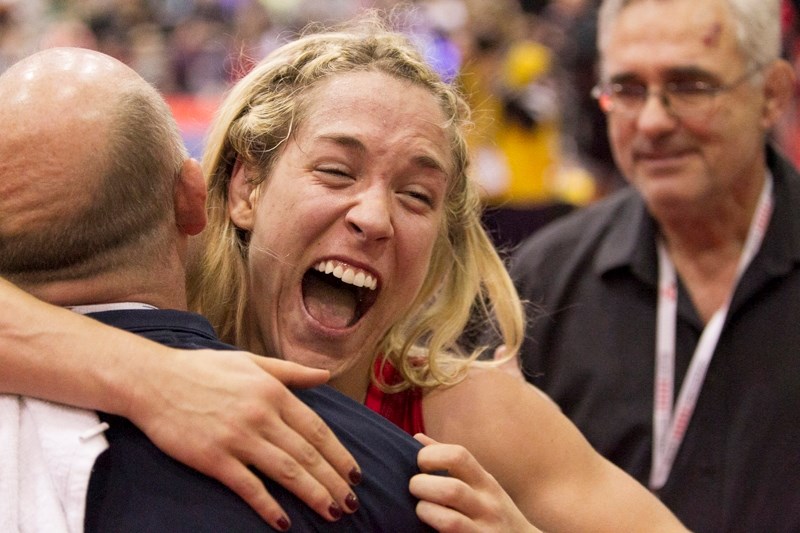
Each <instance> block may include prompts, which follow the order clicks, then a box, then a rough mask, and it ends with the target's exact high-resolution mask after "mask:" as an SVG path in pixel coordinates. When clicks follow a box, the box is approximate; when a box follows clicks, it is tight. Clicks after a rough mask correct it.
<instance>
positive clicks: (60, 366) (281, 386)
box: [0, 278, 358, 525]
mask: <svg viewBox="0 0 800 533" xmlns="http://www.w3.org/2000/svg"><path fill="white" fill-rule="evenodd" d="M327 377H328V374H327V372H325V371H320V370H314V369H308V368H305V367H302V366H300V365H295V364H292V363H289V362H286V361H280V360H277V359H270V358H265V357H257V356H255V355H252V354H247V353H244V352H233V351H213V350H200V351H195V350H177V349H173V348H168V347H165V346H162V345H160V344H157V343H155V342H152V341H149V340H147V339H144V338H142V337H139V336H136V335H133V334H131V333H128V332H125V331H122V330H119V329H116V328H112V327H109V326H105V325H103V324H101V323H99V322H97V321H95V320H92V319H90V318H87V317H84V316H81V315H79V314H76V313H73V312H71V311H68V310H65V309H61V308H59V307H55V306H51V305H49V304H46V303H44V302H42V301H40V300H38V299H36V298H34V297H33V296H31V295H29V294H27V293H25V292H24V291H21V290H20V289H18V288H17V287H15V286H14V285H12V284H11V283H9V282H7V281H6V280H4V279H2V278H0V391H2V392H4V393H9V394H20V395H26V396H34V397H38V398H43V399H47V400H51V401H56V402H60V403H65V404H68V405H74V406H77V407H83V408H87V409H98V410H102V411H105V412H108V413H112V414H117V415H121V416H124V417H127V418H129V419H130V420H131V421H133V422H134V423H135V424H136V425H138V426H139V427H140V428H141V429H142V431H144V432H145V433H146V434H147V436H148V437H149V438H150V439H151V440H152V441H153V442H154V443H155V444H156V445H157V446H159V447H160V448H161V449H162V450H164V451H165V453H167V454H169V455H171V456H173V457H174V458H175V459H177V460H179V461H181V462H184V463H186V464H188V465H189V466H192V467H193V468H195V469H197V470H199V471H201V472H203V473H205V474H207V475H209V476H211V477H214V478H216V479H218V480H219V481H221V482H222V483H224V484H225V485H227V486H228V487H230V488H231V490H233V491H234V492H236V493H237V494H239V496H241V497H242V498H243V499H244V500H245V501H247V502H248V504H249V505H251V506H252V507H253V508H254V509H255V510H256V511H257V512H258V513H259V514H260V515H261V516H262V517H264V519H265V520H267V521H268V522H269V523H271V524H273V525H277V520H278V519H279V518H280V517H281V516H283V514H282V511H281V508H280V507H279V506H278V504H277V503H276V502H275V501H274V500H273V499H272V497H271V496H269V494H268V493H267V491H266V489H265V488H264V486H263V484H262V483H261V482H260V481H259V480H258V478H257V477H256V476H255V475H253V473H252V472H251V471H250V470H249V469H248V466H249V465H252V466H254V467H255V468H257V469H258V470H260V471H261V472H263V473H264V474H265V475H267V476H268V477H270V478H272V479H274V480H275V481H277V482H278V483H280V484H281V485H283V486H285V487H286V488H287V489H289V490H290V491H292V492H293V493H295V494H296V495H297V496H298V497H300V498H301V499H302V500H303V501H305V502H306V503H307V504H309V505H310V506H311V507H312V508H314V509H315V510H316V511H317V512H318V513H319V514H321V515H322V516H325V517H328V518H332V517H331V515H330V510H329V507H330V503H331V499H334V500H335V501H337V502H338V503H339V505H340V507H341V508H342V509H343V510H347V509H348V507H347V505H346V504H345V502H344V498H345V497H346V496H347V494H349V493H350V492H351V489H350V487H349V480H350V476H351V475H352V474H353V473H357V472H358V466H357V464H356V462H355V460H354V459H353V457H352V456H351V455H350V453H349V452H348V451H347V450H346V449H345V448H344V447H343V446H342V445H341V443H339V441H338V439H336V437H335V436H334V435H333V433H332V432H331V431H330V429H329V428H328V427H327V425H325V423H324V422H323V421H322V419H320V418H319V416H317V415H316V413H314V412H313V411H312V410H311V409H309V408H308V407H307V406H306V405H305V404H303V403H302V402H300V401H299V400H298V399H297V398H296V397H295V396H294V395H293V394H291V392H290V391H289V390H288V389H287V388H286V386H294V387H308V386H313V385H317V384H320V383H322V382H324V381H325V380H326V379H327ZM201 428H202V429H201ZM187 436H191V438H187Z"/></svg>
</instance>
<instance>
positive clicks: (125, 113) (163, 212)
mask: <svg viewBox="0 0 800 533" xmlns="http://www.w3.org/2000/svg"><path fill="white" fill-rule="evenodd" d="M0 124H2V127H3V129H4V135H3V136H2V137H0V213H3V216H2V217H0V273H2V274H3V275H4V276H7V277H9V278H11V279H12V280H16V281H33V280H51V279H62V278H65V279H69V278H78V277H84V276H87V275H91V274H93V273H95V272H97V271H99V270H103V269H108V268H114V267H115V266H117V265H119V264H121V263H122V262H126V261H135V260H137V258H139V260H142V259H141V258H142V257H143V255H142V252H143V249H142V246H144V245H146V246H149V247H152V246H154V245H155V244H157V243H158V242H160V241H159V239H158V238H157V237H158V234H159V231H160V229H161V228H164V227H167V223H168V222H171V217H172V216H173V209H172V201H173V188H174V184H175V179H176V177H177V176H178V174H179V172H180V169H181V165H182V163H183V162H184V160H185V159H186V157H187V156H186V151H185V148H184V147H183V144H182V141H181V138H180V135H179V133H178V130H177V127H176V125H175V122H174V119H173V118H172V115H171V114H170V112H169V109H168V107H167V106H166V104H165V103H164V101H163V99H162V98H161V97H160V95H159V94H158V93H157V92H156V91H155V89H153V88H152V87H151V86H150V85H149V84H148V83H147V82H145V81H144V80H143V79H142V78H141V77H139V75H138V74H136V73H135V72H134V71H133V70H131V69H130V68H129V67H127V66H126V65H124V64H122V63H121V62H119V61H117V60H115V59H113V58H111V57H109V56H106V55H104V54H100V53H98V52H94V51H90V50H84V49H75V48H56V49H48V50H45V51H43V52H39V53H37V54H35V55H32V56H30V57H28V58H26V59H23V60H22V61H20V62H19V63H17V64H16V65H14V66H12V67H11V68H10V69H8V70H7V71H6V72H4V73H3V74H2V75H1V76H0ZM162 233H163V232H162ZM161 240H162V241H163V239H161ZM133 245H135V246H133ZM131 249H135V250H134V251H133V252H131V251H130V250H131ZM126 250H127V252H126Z"/></svg>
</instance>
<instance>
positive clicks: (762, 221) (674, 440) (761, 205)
mask: <svg viewBox="0 0 800 533" xmlns="http://www.w3.org/2000/svg"><path fill="white" fill-rule="evenodd" d="M772 206H773V201H772V176H771V175H770V174H769V173H768V174H767V179H765V180H764V187H763V188H762V190H761V196H760V197H759V200H758V205H757V207H756V211H755V214H754V216H753V220H752V221H751V222H750V229H749V230H748V233H747V240H745V243H744V248H743V249H742V255H741V257H740V258H739V264H738V266H737V269H736V278H735V280H734V283H733V287H732V288H731V291H730V293H729V294H728V297H727V299H726V301H725V303H724V304H723V305H722V307H720V308H719V309H717V311H716V312H715V313H714V315H713V316H712V317H711V320H709V321H708V324H707V325H706V327H705V328H704V329H703V333H702V335H700V340H699V341H698V343H697V348H695V351H694V354H693V355H692V360H691V362H690V363H689V368H688V369H687V370H686V377H685V378H684V380H683V385H682V386H681V390H680V391H679V393H678V398H677V400H676V401H675V406H674V409H673V405H672V395H673V387H674V384H675V326H676V323H677V315H678V284H677V275H676V273H675V265H674V264H673V263H672V260H671V259H670V257H669V254H668V253H667V250H666V248H665V247H664V243H663V242H662V241H661V239H659V241H658V245H657V247H658V272H659V275H658V307H657V309H656V368H655V387H654V391H653V462H652V466H651V470H650V483H649V486H650V488H651V489H652V490H658V489H660V488H661V487H663V486H664V484H665V483H666V482H667V478H668V477H669V473H670V470H672V464H673V462H674V461H675V456H676V455H677V453H678V448H680V445H681V442H683V437H684V435H685V434H686V429H687V427H688V426H689V421H690V420H691V418H692V414H693V413H694V408H695V404H696V403H697V397H698V396H699V395H700V389H701V388H702V387H703V381H704V380H705V376H706V371H707V370H708V365H709V364H710V363H711V358H712V356H713V355H714V351H715V350H716V348H717V343H718V342H719V337H720V334H721V333H722V327H723V326H724V324H725V319H726V318H727V315H728V309H729V308H730V304H731V298H732V297H733V293H734V292H735V290H736V286H737V285H738V284H739V280H740V279H741V277H742V274H744V271H745V270H746V269H747V266H748V265H749V264H750V262H751V261H752V260H753V257H755V255H756V253H757V252H758V249H759V248H760V247H761V242H762V241H763V240H764V234H765V233H766V230H767V225H768V224H769V220H770V217H771V216H772Z"/></svg>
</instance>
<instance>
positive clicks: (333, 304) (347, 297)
mask: <svg viewBox="0 0 800 533" xmlns="http://www.w3.org/2000/svg"><path fill="white" fill-rule="evenodd" d="M377 287H378V281H377V279H376V278H375V276H373V275H372V274H371V273H369V272H367V271H364V270H362V269H359V268H356V267H353V266H350V265H347V264H345V263H341V262H338V261H332V260H327V261H320V262H319V263H317V264H316V265H314V267H313V268H310V269H308V271H307V272H306V273H305V275H304V276H303V286H302V292H303V304H304V305H305V308H306V311H308V314H309V315H311V316H312V317H313V318H314V319H315V320H316V321H317V322H319V323H320V324H322V325H323V326H325V327H327V328H331V329H346V328H349V327H352V326H354V325H355V324H357V323H358V321H359V320H360V319H361V318H362V317H363V316H364V315H365V314H366V313H367V311H369V309H370V307H372V305H373V304H374V303H375V301H376V299H377V297H378V290H377Z"/></svg>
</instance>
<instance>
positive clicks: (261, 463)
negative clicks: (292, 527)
mask: <svg viewBox="0 0 800 533" xmlns="http://www.w3.org/2000/svg"><path fill="white" fill-rule="evenodd" d="M289 433H291V432H289ZM275 440H276V441H278V444H279V446H275V445H273V444H272V443H270V442H265V441H262V442H260V443H259V445H257V446H250V447H248V450H247V453H246V454H243V456H242V457H243V459H244V460H245V461H246V462H247V463H248V464H250V465H252V466H254V467H255V468H257V469H258V470H259V471H261V472H262V473H263V474H264V475H265V476H267V477H269V478H270V479H273V480H274V481H276V482H277V483H279V484H280V485H282V486H283V487H284V488H286V489H287V490H288V491H289V492H291V493H293V494H295V495H296V496H297V497H298V498H300V499H301V500H302V501H303V502H305V503H306V505H308V506H309V507H311V508H312V509H313V510H314V511H315V512H317V513H318V514H319V515H320V516H322V517H324V518H326V519H328V520H331V521H334V520H338V519H339V518H341V517H342V514H343V511H344V510H345V509H346V510H347V511H349V512H353V511H354V510H355V509H352V508H348V503H350V504H351V505H352V502H353V501H356V502H357V499H355V495H354V494H352V491H351V489H350V487H349V485H348V484H347V483H345V482H344V481H343V480H342V479H341V478H339V476H338V475H337V474H336V473H335V471H333V469H332V468H331V467H330V466H329V465H327V463H324V462H323V461H319V462H318V463H317V464H314V465H309V464H302V463H301V462H299V461H298V460H297V459H295V457H293V456H292V455H290V454H289V453H287V452H286V451H285V450H287V449H289V450H293V451H294V450H297V449H302V448H304V447H305V448H306V451H308V450H310V449H311V447H310V446H309V445H308V444H307V443H305V444H301V443H297V442H295V443H290V442H288V441H286V440H283V439H275ZM326 470H327V472H326ZM325 483H328V484H330V485H332V486H334V488H333V489H329V488H328V487H327V486H326V484H325ZM332 494H339V497H338V498H337V497H334V496H333V495H332ZM351 494H352V496H350V498H352V499H348V496H349V495H351Z"/></svg>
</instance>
